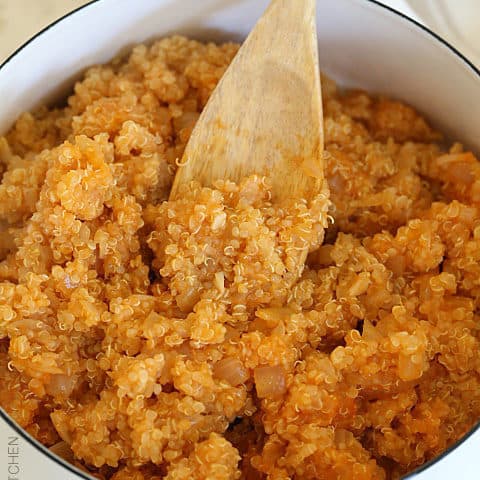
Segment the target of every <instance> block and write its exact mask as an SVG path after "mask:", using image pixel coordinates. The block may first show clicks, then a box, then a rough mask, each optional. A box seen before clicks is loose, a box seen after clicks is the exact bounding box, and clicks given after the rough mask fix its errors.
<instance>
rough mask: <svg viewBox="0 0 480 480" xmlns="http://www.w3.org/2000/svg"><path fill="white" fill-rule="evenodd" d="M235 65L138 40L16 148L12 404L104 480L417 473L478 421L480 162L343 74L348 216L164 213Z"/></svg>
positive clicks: (186, 196) (29, 119) (235, 192)
mask: <svg viewBox="0 0 480 480" xmlns="http://www.w3.org/2000/svg"><path fill="white" fill-rule="evenodd" d="M237 48H238V47H237V46H236V45H233V44H227V45H223V46H216V45H213V44H209V45H204V44H200V43H197V42H194V41H189V40H187V39H185V38H182V37H172V38H167V39H164V40H161V41H159V42H157V43H155V44H154V45H153V46H152V47H150V48H148V47H145V46H143V45H141V46H138V47H136V48H135V49H134V50H133V52H132V53H131V55H130V56H129V58H128V60H127V61H123V60H118V61H114V62H113V63H111V64H110V65H106V66H101V67H95V68H92V69H90V70H89V71H88V72H87V73H86V75H85V78H84V79H83V80H82V81H81V82H79V83H77V85H76V86H75V92H74V94H73V95H72V96H71V97H70V98H69V99H68V104H67V106H66V107H65V108H59V109H52V110H48V109H42V110H40V111H38V112H36V113H34V114H30V113H26V114H24V115H22V116H21V117H20V118H19V119H18V121H17V122H16V124H15V125H14V127H13V128H12V129H11V131H10V132H9V133H8V134H7V135H6V137H5V138H2V139H1V140H0V177H2V183H1V186H0V232H1V237H0V260H1V262H0V405H2V406H3V408H4V409H5V410H6V411H7V412H8V413H9V414H10V415H11V416H12V417H13V418H14V419H15V420H16V421H17V422H18V423H19V424H20V425H21V426H22V427H23V428H24V429H25V430H27V431H28V432H29V433H31V434H32V435H33V436H35V437H36V438H37V439H39V440H40V441H41V442H42V443H43V444H45V445H46V446H48V447H52V446H53V450H54V451H56V452H60V453H61V454H62V455H64V456H66V457H67V458H69V459H70V460H71V461H72V462H73V463H75V464H77V465H80V466H81V467H82V468H84V469H85V470H87V471H90V472H92V474H93V475H95V476H97V477H99V478H112V479H113V480H127V479H128V480H143V479H160V478H167V479H172V480H173V479H176V480H180V479H185V480H187V479H188V480H191V479H198V480H200V479H202V480H203V479H218V480H220V479H222V480H226V479H237V478H243V479H261V478H268V479H271V480H274V479H275V480H280V479H282V480H286V479H289V478H291V479H298V480H300V479H301V480H308V479H325V480H330V479H342V480H347V479H352V480H353V479H355V480H361V479H384V478H397V477H399V476H400V475H401V474H403V473H405V472H407V471H409V470H412V469H413V468H415V467H416V466H418V465H420V464H422V463H423V462H425V461H426V460H429V459H431V458H433V457H435V456H436V455H438V454H439V453H441V452H442V451H444V450H445V449H446V448H447V447H448V446H449V445H451V444H452V443H453V442H454V441H456V440H457V439H459V438H460V437H462V435H464V434H465V433H466V432H467V431H468V430H469V429H470V428H471V427H472V426H473V424H474V423H475V421H476V420H477V419H478V418H479V417H480V377H479V373H480V355H479V352H480V332H479V328H480V322H479V317H478V314H477V310H478V307H479V304H480V212H479V206H480V163H479V162H478V161H477V159H476V158H475V157H474V156H473V155H472V154H471V153H469V152H464V151H463V149H462V147H461V146H460V145H458V144H456V145H454V146H452V147H451V148H450V149H448V150H447V149H445V147H443V146H442V143H441V142H442V138H441V136H440V135H439V134H438V133H436V132H435V131H433V130H432V129H431V128H430V127H429V126H428V125H427V123H426V122H425V121H424V120H423V119H422V117H420V116H419V115H418V114H417V113H416V112H415V111H414V110H412V109H411V108H410V107H408V106H406V105H404V104H401V103H399V102H396V101H391V100H388V99H378V98H373V97H371V96H369V95H368V94H366V93H363V92H350V93H340V92H338V91H337V90H336V87H335V85H334V84H333V83H332V82H331V81H329V80H328V79H324V80H323V90H324V111H325V137H326V151H325V154H324V155H325V162H326V176H327V180H328V184H329V188H330V199H331V202H332V204H331V205H330V206H329V203H328V199H327V193H326V192H323V193H322V194H321V195H320V196H319V197H318V198H317V199H315V200H314V201H310V202H306V201H304V200H301V199H296V200H292V202H290V203H289V204H285V205H272V204H271V203H269V198H270V195H269V187H268V179H264V178H257V177H252V178H247V179H245V180H244V181H243V183H242V184H240V185H235V184H232V183H229V182H219V183H218V184H217V186H216V188H215V189H207V188H203V189H202V188H200V187H199V186H196V185H190V186H189V187H188V188H186V189H185V190H184V192H183V194H182V195H181V197H180V198H181V199H180V200H177V201H166V200H167V198H168V193H169V188H170V185H171V183H172V178H173V176H174V174H175V170H176V168H177V167H176V163H177V162H178V159H179V158H181V156H182V152H183V149H184V147H185V144H186V142H187V140H188V138H189V135H190V133H191V130H192V127H193V125H194V124H195V122H196V120H197V118H198V115H199V112H200V111H201V109H202V107H203V106H204V105H205V103H206V101H207V99H208V97H209V95H210V93H211V92H212V90H213V88H214V87H215V85H216V83H217V82H218V80H219V79H220V77H221V76H222V74H223V72H224V71H225V69H226V67H227V66H228V64H229V62H230V61H231V59H232V57H233V56H234V55H235V53H236V51H237ZM327 208H330V209H329V211H328V212H327V211H326V209H327ZM327 213H328V214H329V215H330V216H331V217H332V218H333V220H334V223H333V224H332V223H331V222H330V223H329V226H328V229H327V230H326V232H325V241H324V243H323V246H320V245H321V244H322V240H323V227H324V226H326V225H327ZM305 249H309V250H310V255H309V257H308V260H307V263H306V266H305V268H304V270H303V272H302V273H301V277H300V279H299V280H295V279H296V276H297V274H298V272H297V262H298V258H299V256H301V252H302V251H305Z"/></svg>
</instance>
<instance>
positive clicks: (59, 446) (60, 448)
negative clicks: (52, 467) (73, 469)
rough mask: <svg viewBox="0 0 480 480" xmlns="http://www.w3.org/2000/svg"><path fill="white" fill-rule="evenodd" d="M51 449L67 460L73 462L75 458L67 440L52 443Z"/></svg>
mask: <svg viewBox="0 0 480 480" xmlns="http://www.w3.org/2000/svg"><path fill="white" fill-rule="evenodd" d="M49 450H50V451H51V452H52V453H54V454H55V455H57V456H58V457H60V458H63V459H64V460H66V461H67V462H70V463H72V462H73V461H74V459H75V456H74V455H73V452H72V449H71V448H70V445H69V444H68V443H67V442H58V443H56V444H55V445H52V446H51V447H50V448H49Z"/></svg>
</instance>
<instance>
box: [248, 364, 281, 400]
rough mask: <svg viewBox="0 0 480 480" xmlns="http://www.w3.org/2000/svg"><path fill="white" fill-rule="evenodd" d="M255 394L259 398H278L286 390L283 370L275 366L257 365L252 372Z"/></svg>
mask: <svg viewBox="0 0 480 480" xmlns="http://www.w3.org/2000/svg"><path fill="white" fill-rule="evenodd" d="M253 375H254V378H255V387H256V389H257V395H258V396H259V397H260V398H279V397H281V396H282V395H283V394H284V393H285V392H286V390H287V383H286V379H285V370H284V369H283V368H282V367H281V366H279V365H277V366H275V367H270V366H268V367H257V368H256V369H255V371H254V372H253Z"/></svg>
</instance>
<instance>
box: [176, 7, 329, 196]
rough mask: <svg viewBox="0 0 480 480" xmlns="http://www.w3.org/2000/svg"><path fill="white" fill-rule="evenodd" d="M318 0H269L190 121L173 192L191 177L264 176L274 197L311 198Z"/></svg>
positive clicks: (319, 165) (317, 183) (204, 181)
mask: <svg viewBox="0 0 480 480" xmlns="http://www.w3.org/2000/svg"><path fill="white" fill-rule="evenodd" d="M315 3H316V2H315V0H273V1H272V3H271V5H270V6H269V8H268V9H267V10H266V12H265V13H264V15H263V16H262V18H261V19H260V20H259V21H258V23H257V25H256V26H255V28H254V29H253V31H252V32H251V33H250V35H249V36H248V38H247V40H246V41H245V43H244V44H243V45H242V47H241V48H240V50H239V52H238V53H237V55H236V57H235V58H234V60H233V62H232V64H231V65H230V67H229V68H228V70H227V71H226V72H225V75H224V76H223V78H222V79H221V81H220V82H219V84H218V86H217V88H216V89H215V90H214V92H213V93H212V95H211V97H210V100H209V102H208V103H207V105H206V107H205V109H204V110H203V112H202V114H201V116H200V118H199V120H198V122H197V125H196V126H195V128H194V130H193V132H192V135H191V138H190V141H189V142H188V145H187V147H186V149H185V153H184V156H183V158H182V162H181V164H182V166H181V167H180V168H179V169H178V171H177V174H176V177H175V181H174V183H173V187H172V190H171V194H170V198H172V199H175V198H176V197H177V195H178V191H179V186H180V185H182V184H184V183H187V182H190V181H192V180H196V181H198V182H200V184H201V185H202V186H211V185H212V184H213V183H214V182H215V181H216V180H218V179H224V180H232V181H235V182H239V181H240V180H241V179H243V178H244V177H246V176H248V175H251V174H258V175H262V176H263V175H267V176H268V177H269V179H270V181H271V183H272V201H274V202H279V201H282V200H284V199H287V198H305V199H311V198H313V197H314V195H315V194H317V193H318V192H319V190H320V187H321V185H322V180H323V161H322V152H323V116H322V101H321V91H320V73H319V66H318V46H317V31H316V18H315Z"/></svg>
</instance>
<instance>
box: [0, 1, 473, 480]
mask: <svg viewBox="0 0 480 480" xmlns="http://www.w3.org/2000/svg"><path fill="white" fill-rule="evenodd" d="M267 3H268V0H135V2H133V1H132V0H96V1H93V2H91V3H90V4H88V5H86V6H85V7H83V8H80V9H79V10H77V11H76V12H74V13H73V14H71V15H69V16H67V17H65V18H63V19H62V20H60V21H59V22H57V23H55V24H53V25H52V26H50V27H49V28H47V29H46V30H44V31H43V32H41V33H40V34H39V35H37V36H36V37H35V38H33V39H32V40H31V41H30V42H29V43H27V44H26V45H25V46H24V47H22V48H21V49H20V50H19V51H17V53H16V54H15V55H13V56H12V57H11V58H10V59H9V60H7V62H6V63H5V64H4V65H3V66H2V67H1V68H0V98H1V99H2V103H1V108H0V131H4V130H6V129H7V128H8V127H9V126H10V125H11V124H12V122H13V121H14V119H15V117H16V116H17V115H19V114H20V113H21V112H23V111H26V110H30V109H32V108H33V107H35V106H37V105H39V104H41V103H44V102H46V101H50V100H52V99H55V98H58V96H59V95H64V94H66V92H67V91H68V89H69V88H71V86H72V82H73V81H74V79H76V78H78V77H79V76H80V75H81V72H82V71H83V70H84V69H85V68H86V67H88V66H90V65H92V64H95V63H102V62H106V61H108V60H109V59H110V58H112V57H113V56H114V55H115V54H117V53H118V52H119V51H124V50H125V49H128V48H129V47H130V46H132V45H134V44H136V43H139V42H142V41H145V40H150V39H153V38H156V37H160V36H163V35H167V34H171V33H174V32H175V33H184V34H187V35H189V36H193V37H197V38H200V39H210V40H225V39H234V40H241V39H243V38H244V37H245V36H246V35H247V34H248V32H249V30H250V29H251V28H252V27H253V25H254V23H255V21H256V19H258V17H259V16H260V15H261V13H262V11H263V10H264V9H265V7H266V5H267ZM318 27H319V28H318V29H319V42H320V45H319V48H320V63H321V65H322V68H323V70H324V71H325V72H326V73H328V74H330V75H331V76H332V77H334V78H335V79H336V80H337V81H339V82H340V83H342V84H343V85H345V86H356V87H362V88H365V89H368V90H370V91H372V92H378V93H384V94H387V95H389V96H392V97H396V98H399V99H401V100H404V101H406V102H408V103H410V104H412V105H414V106H415V107H416V108H417V109H418V110H420V111H421V112H423V113H424V114H426V115H427V117H429V118H430V120H431V121H432V122H433V123H434V124H435V125H436V126H437V127H439V128H441V129H442V130H444V131H446V132H448V133H449V134H450V135H451V136H452V138H455V139H458V140H460V141H462V142H463V143H464V144H465V145H467V146H468V147H470V148H473V149H474V150H476V151H477V152H480V128H479V127H478V126H479V125H480V101H478V100H480V72H479V71H477V70H476V69H475V68H474V67H473V66H472V65H471V64H469V63H468V62H467V61H466V60H465V59H464V58H462V57H461V55H460V54H459V53H457V52H455V51H454V50H453V49H452V48H451V47H449V46H448V45H447V44H446V43H444V42H443V41H441V40H440V39H439V38H437V37H435V36H434V35H433V34H432V33H430V32H429V31H428V30H426V29H424V28H423V27H420V26H419V25H418V24H415V23H414V22H412V21H410V20H409V19H407V18H406V17H403V16H402V15H400V14H398V13H395V12H394V11H392V10H389V9H388V8H386V7H383V6H381V5H380V4H378V3H376V2H374V1H371V0H319V2H318ZM2 415H3V413H2ZM11 428H12V427H11V426H9V425H8V424H7V423H6V421H4V419H0V440H1V442H2V443H1V444H0V468H2V469H3V471H1V472H0V478H8V467H7V465H8V458H7V457H8V455H7V451H8V449H7V443H8V436H9V435H13V436H18V435H19V434H18V433H15V432H14V431H13V430H12V429H11ZM12 432H13V433H12ZM23 435H24V437H25V438H21V439H20V442H21V443H20V447H19V448H20V456H19V459H18V461H19V463H20V464H21V475H18V477H19V478H22V479H23V480H33V479H44V478H45V479H46V478H48V479H57V478H58V479H62V480H73V479H77V480H78V478H87V477H85V476H83V475H79V474H77V473H74V471H73V470H72V468H71V467H68V466H66V465H65V464H63V465H62V463H61V462H60V461H59V460H58V459H56V460H55V459H54V457H53V456H47V454H46V453H45V452H46V451H45V450H44V449H43V453H42V447H41V446H39V445H38V444H36V447H35V446H33V444H34V443H35V442H33V441H32V440H31V439H30V440H27V439H26V436H25V434H23ZM476 451H480V431H478V430H477V431H476V432H474V433H473V434H472V435H471V436H470V437H469V438H467V439H466V440H464V441H463V442H462V443H461V444H460V445H459V446H457V448H455V449H452V450H450V451H449V452H448V453H447V454H446V455H444V456H443V458H442V459H441V460H438V461H435V462H433V463H432V464H431V465H429V466H427V468H425V467H424V468H423V469H421V471H419V472H418V473H416V474H415V475H414V476H415V480H417V479H418V480H428V479H432V480H433V479H435V480H441V479H451V478H454V477H455V476H456V477H457V478H461V479H462V480H469V479H476V478H478V472H477V471H476V470H477V468H476V467H477V465H480V462H479V461H478V460H477V459H476V457H475V452H476ZM48 455H50V454H48ZM15 470H16V469H15ZM4 475H5V476H4ZM12 477H13V476H12Z"/></svg>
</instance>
